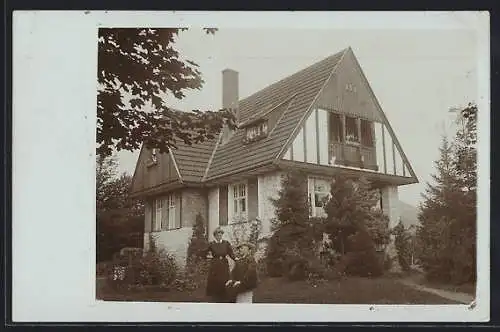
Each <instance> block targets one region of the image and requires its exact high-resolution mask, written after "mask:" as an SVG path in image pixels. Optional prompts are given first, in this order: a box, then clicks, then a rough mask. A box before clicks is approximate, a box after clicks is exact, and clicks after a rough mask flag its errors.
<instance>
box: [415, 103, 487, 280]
mask: <svg viewBox="0 0 500 332" xmlns="http://www.w3.org/2000/svg"><path fill="white" fill-rule="evenodd" d="M477 112H478V110H477V107H476V106H475V105H473V104H469V105H468V106H467V107H466V108H464V109H463V110H462V111H461V117H460V120H461V123H462V126H461V127H460V128H459V129H458V130H457V133H456V135H455V138H454V140H453V142H452V143H450V142H449V141H448V139H446V138H443V140H442V144H441V147H440V158H439V160H437V161H436V163H435V164H436V174H435V175H433V180H434V181H433V183H428V184H427V189H426V192H425V193H424V194H423V197H424V202H423V203H422V204H421V206H420V213H419V220H420V223H421V227H420V228H419V229H418V231H417V236H418V242H419V243H420V244H421V252H420V254H419V260H420V262H421V264H422V267H423V269H424V270H425V272H426V275H427V277H428V279H431V280H436V281H442V282H452V283H457V284H459V283H464V282H474V281H475V279H476V216H477V210H476V203H477V197H476V195H477V190H476V185H477V161H476V159H477V157H476V154H477V151H476V143H477V129H476V122H477Z"/></svg>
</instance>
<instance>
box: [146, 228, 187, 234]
mask: <svg viewBox="0 0 500 332" xmlns="http://www.w3.org/2000/svg"><path fill="white" fill-rule="evenodd" d="M178 229H182V227H176V228H168V229H159V230H154V231H151V232H150V233H161V232H168V231H175V230H178Z"/></svg>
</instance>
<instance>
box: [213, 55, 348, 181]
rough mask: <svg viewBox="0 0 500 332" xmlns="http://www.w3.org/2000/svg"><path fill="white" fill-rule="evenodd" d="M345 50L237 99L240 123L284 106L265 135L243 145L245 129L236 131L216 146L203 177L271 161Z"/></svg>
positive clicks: (238, 170) (232, 172)
mask: <svg viewBox="0 0 500 332" xmlns="http://www.w3.org/2000/svg"><path fill="white" fill-rule="evenodd" d="M346 51H347V49H346V50H343V51H341V52H339V53H337V54H335V55H332V56H330V57H328V58H326V59H324V60H322V61H319V62H317V63H315V64H313V65H311V66H309V67H307V68H305V69H303V70H301V71H299V72H297V73H295V74H293V75H291V76H289V77H287V78H284V79H282V80H280V81H278V82H276V83H274V84H272V85H270V86H268V87H266V88H264V89H262V90H260V91H258V92H256V93H254V94H252V95H251V96H249V97H247V98H245V99H243V100H241V101H240V102H239V117H240V122H243V123H244V122H248V121H249V120H253V118H254V115H255V114H256V113H265V112H267V111H268V110H270V109H272V108H274V107H276V106H278V105H280V104H281V105H280V106H279V107H283V108H285V109H284V113H283V116H281V118H280V119H278V121H277V123H276V125H275V127H274V128H269V132H270V133H269V135H268V136H267V137H266V138H264V139H262V140H259V141H256V142H253V143H249V144H244V140H243V136H244V134H245V130H244V129H239V130H237V131H236V132H235V133H234V135H233V136H232V137H231V138H230V140H229V141H228V142H227V143H226V144H224V145H219V146H218V147H217V148H216V151H215V153H214V156H213V159H212V162H211V164H210V167H209V169H208V172H207V176H206V177H205V180H206V181H209V180H212V179H216V178H219V177H223V176H225V175H229V174H236V173H239V172H243V171H245V170H250V169H252V168H255V167H259V166H263V165H266V164H270V163H272V162H273V160H274V159H275V158H276V156H277V155H278V153H279V152H280V150H281V148H282V147H283V146H284V145H285V143H286V142H287V140H288V139H289V137H290V136H291V134H292V133H293V131H294V129H295V128H296V127H297V126H298V125H299V123H300V122H301V120H302V119H303V117H304V115H305V114H306V113H307V111H308V110H309V108H310V107H311V105H312V104H313V103H314V101H315V99H316V97H317V96H318V95H319V93H320V91H321V89H322V88H323V86H324V85H325V83H326V82H327V81H328V79H329V78H330V76H331V74H332V73H333V71H334V69H335V67H336V65H337V64H338V63H339V62H340V60H341V59H342V56H343V55H344V53H345V52H346ZM287 100H288V101H287Z"/></svg>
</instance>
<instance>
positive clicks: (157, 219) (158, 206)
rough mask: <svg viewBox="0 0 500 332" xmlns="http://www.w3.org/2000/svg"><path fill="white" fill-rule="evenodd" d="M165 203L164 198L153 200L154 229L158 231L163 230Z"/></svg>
mask: <svg viewBox="0 0 500 332" xmlns="http://www.w3.org/2000/svg"><path fill="white" fill-rule="evenodd" d="M163 204H164V200H163V199H155V200H154V201H153V213H152V217H153V222H152V224H153V227H152V229H153V231H154V232H158V231H161V228H162V227H161V226H162V212H163Z"/></svg>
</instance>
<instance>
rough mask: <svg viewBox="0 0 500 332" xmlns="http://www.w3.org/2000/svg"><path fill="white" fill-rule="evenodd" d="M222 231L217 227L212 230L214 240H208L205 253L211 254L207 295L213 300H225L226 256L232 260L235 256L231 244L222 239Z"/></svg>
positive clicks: (227, 272)
mask: <svg viewBox="0 0 500 332" xmlns="http://www.w3.org/2000/svg"><path fill="white" fill-rule="evenodd" d="M223 234H224V231H223V230H222V228H220V227H218V228H217V229H216V230H215V231H214V237H215V241H212V242H210V244H209V245H208V249H207V254H208V253H211V254H212V259H211V262H210V268H209V270H208V278H207V290H206V294H207V296H210V297H211V298H212V299H213V300H214V301H215V302H226V301H227V300H226V281H228V280H229V262H228V260H227V256H229V257H231V259H232V260H233V261H236V260H237V258H236V257H235V256H234V252H233V248H232V247H231V244H230V243H229V242H228V241H226V240H223V239H222V235H223Z"/></svg>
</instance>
